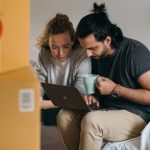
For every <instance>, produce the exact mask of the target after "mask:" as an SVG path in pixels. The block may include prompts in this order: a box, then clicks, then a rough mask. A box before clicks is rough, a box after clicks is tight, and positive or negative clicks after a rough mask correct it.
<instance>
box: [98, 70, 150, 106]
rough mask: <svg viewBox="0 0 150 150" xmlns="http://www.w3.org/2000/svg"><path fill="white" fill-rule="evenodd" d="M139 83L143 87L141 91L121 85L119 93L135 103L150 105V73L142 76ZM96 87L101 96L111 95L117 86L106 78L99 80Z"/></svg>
mask: <svg viewBox="0 0 150 150" xmlns="http://www.w3.org/2000/svg"><path fill="white" fill-rule="evenodd" d="M138 83H139V84H140V85H141V87H142V88H141V89H131V88H126V87H123V86H121V85H119V88H117V90H118V91H117V92H118V93H119V95H120V96H121V97H123V98H126V99H128V100H130V101H133V102H135V103H139V104H143V105H150V71H147V72H145V73H144V74H142V75H141V76H140V77H139V78H138ZM96 85H97V89H98V90H99V92H100V93H101V95H110V94H111V93H112V91H113V89H114V88H115V86H116V84H115V83H114V82H113V81H112V80H110V79H108V78H105V77H101V78H98V79H97V84H96Z"/></svg>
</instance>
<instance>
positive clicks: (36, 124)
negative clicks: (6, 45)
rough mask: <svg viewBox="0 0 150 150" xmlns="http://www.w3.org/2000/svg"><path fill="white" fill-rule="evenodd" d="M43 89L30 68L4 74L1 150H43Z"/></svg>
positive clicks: (0, 98)
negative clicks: (41, 138)
mask: <svg viewBox="0 0 150 150" xmlns="http://www.w3.org/2000/svg"><path fill="white" fill-rule="evenodd" d="M39 87H40V85H39V82H38V79H37V78H36V76H35V74H34V72H33V71H32V69H31V68H30V67H24V68H21V69H18V70H14V71H10V72H7V73H1V74H0V103H1V104H0V118H1V123H0V149H1V150H9V149H12V150H40V109H39V108H40V106H39V102H40V100H39V97H40V93H39V91H40V89H39Z"/></svg>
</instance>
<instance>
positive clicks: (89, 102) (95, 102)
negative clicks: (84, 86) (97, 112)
mask: <svg viewBox="0 0 150 150" xmlns="http://www.w3.org/2000/svg"><path fill="white" fill-rule="evenodd" d="M83 98H84V100H85V102H86V104H87V105H89V106H95V107H97V108H99V101H98V100H97V99H96V98H95V97H94V96H93V95H84V96H83Z"/></svg>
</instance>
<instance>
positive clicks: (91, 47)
mask: <svg viewBox="0 0 150 150" xmlns="http://www.w3.org/2000/svg"><path fill="white" fill-rule="evenodd" d="M79 42H80V45H81V46H82V47H83V48H84V49H85V50H86V53H87V56H88V57H94V58H101V57H104V56H105V55H106V54H107V52H108V51H109V49H110V42H107V39H106V40H104V41H103V42H99V41H97V40H96V39H95V37H94V35H93V34H90V35H89V36H87V37H85V38H79Z"/></svg>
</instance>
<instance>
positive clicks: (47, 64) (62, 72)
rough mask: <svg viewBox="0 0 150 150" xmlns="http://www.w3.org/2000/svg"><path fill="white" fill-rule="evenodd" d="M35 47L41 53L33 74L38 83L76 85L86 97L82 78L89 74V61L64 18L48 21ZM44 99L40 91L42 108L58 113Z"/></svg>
mask: <svg viewBox="0 0 150 150" xmlns="http://www.w3.org/2000/svg"><path fill="white" fill-rule="evenodd" d="M38 46H39V48H40V53H39V58H38V65H37V67H36V71H37V74H38V76H39V79H40V82H46V83H52V84H59V85H69V86H75V87H76V88H77V89H78V90H79V91H80V93H81V94H85V88H84V85H83V80H82V76H83V75H85V74H88V73H90V72H91V62H90V59H89V58H87V57H86V54H85V52H84V51H83V50H82V49H81V47H80V46H79V44H78V42H77V40H76V37H75V31H74V28H73V25H72V23H71V22H70V21H69V18H68V16H67V15H64V14H56V16H55V17H54V18H53V19H52V20H50V21H49V23H48V24H47V25H46V28H45V30H44V33H43V35H42V36H41V37H40V39H39V42H38ZM45 99H48V98H47V96H46V95H45V93H44V92H42V100H41V108H42V109H48V108H53V111H55V110H56V111H57V110H58V109H56V106H54V104H53V103H52V102H51V100H49V99H48V100H46V101H45ZM51 111H52V110H51ZM56 114H57V112H56ZM55 117H56V116H55V115H54V119H55ZM49 119H50V118H49Z"/></svg>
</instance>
